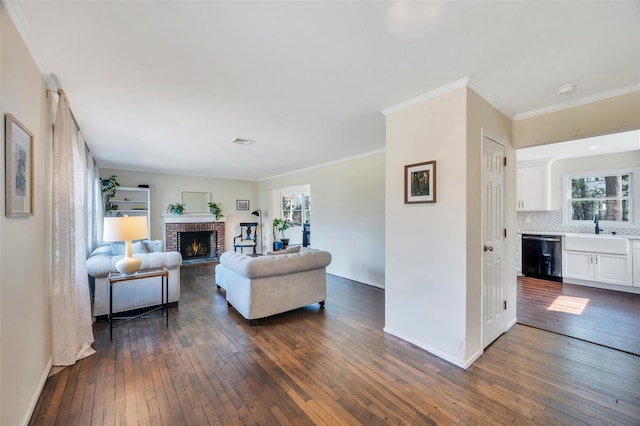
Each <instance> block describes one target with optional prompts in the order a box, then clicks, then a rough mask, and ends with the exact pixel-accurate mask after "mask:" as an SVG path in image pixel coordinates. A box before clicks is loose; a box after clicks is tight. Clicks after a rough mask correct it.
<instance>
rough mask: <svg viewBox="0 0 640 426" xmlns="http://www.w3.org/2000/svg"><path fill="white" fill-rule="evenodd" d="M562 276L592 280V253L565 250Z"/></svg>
mask: <svg viewBox="0 0 640 426" xmlns="http://www.w3.org/2000/svg"><path fill="white" fill-rule="evenodd" d="M562 268H563V269H564V270H563V271H562V278H563V279H566V278H575V279H577V280H588V281H593V277H594V263H593V253H588V252H584V251H565V252H564V256H563V259H562Z"/></svg>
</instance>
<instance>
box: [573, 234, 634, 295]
mask: <svg viewBox="0 0 640 426" xmlns="http://www.w3.org/2000/svg"><path fill="white" fill-rule="evenodd" d="M562 278H563V281H566V282H571V280H572V279H575V280H581V281H592V282H595V283H602V284H614V285H620V286H627V287H629V286H631V285H632V284H633V265H632V255H631V250H630V249H629V240H628V239H627V238H624V237H619V236H604V235H592V234H567V235H565V237H564V250H563V254H562ZM578 284H580V283H578Z"/></svg>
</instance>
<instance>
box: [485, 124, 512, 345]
mask: <svg viewBox="0 0 640 426" xmlns="http://www.w3.org/2000/svg"><path fill="white" fill-rule="evenodd" d="M504 155H505V153H504V145H502V144H501V143H499V142H497V141H495V140H493V139H491V138H489V137H487V136H484V137H483V138H482V171H481V172H482V244H483V247H482V347H483V348H486V347H487V346H489V344H491V342H493V341H494V340H495V339H497V338H498V337H499V336H500V335H501V334H502V333H504V330H505V322H506V321H505V314H504V312H505V307H504V303H505V300H506V297H505V294H506V289H505V279H504V274H505V271H504V234H503V231H504V219H503V217H504Z"/></svg>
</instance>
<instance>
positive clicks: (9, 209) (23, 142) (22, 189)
mask: <svg viewBox="0 0 640 426" xmlns="http://www.w3.org/2000/svg"><path fill="white" fill-rule="evenodd" d="M4 134H5V141H4V150H5V151H4V158H5V166H4V170H5V216H7V217H17V216H31V215H33V133H31V132H30V131H29V130H28V129H27V128H26V127H24V126H23V125H22V124H21V123H20V122H19V121H18V120H16V118H15V117H14V116H13V115H11V114H6V115H5V132H4Z"/></svg>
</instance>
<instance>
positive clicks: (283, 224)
mask: <svg viewBox="0 0 640 426" xmlns="http://www.w3.org/2000/svg"><path fill="white" fill-rule="evenodd" d="M290 226H291V223H290V222H289V221H288V220H286V219H280V218H279V217H277V218H275V219H273V239H274V240H275V239H276V235H277V233H278V232H281V233H282V238H285V236H284V231H286V230H287V229H289V227H290Z"/></svg>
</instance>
